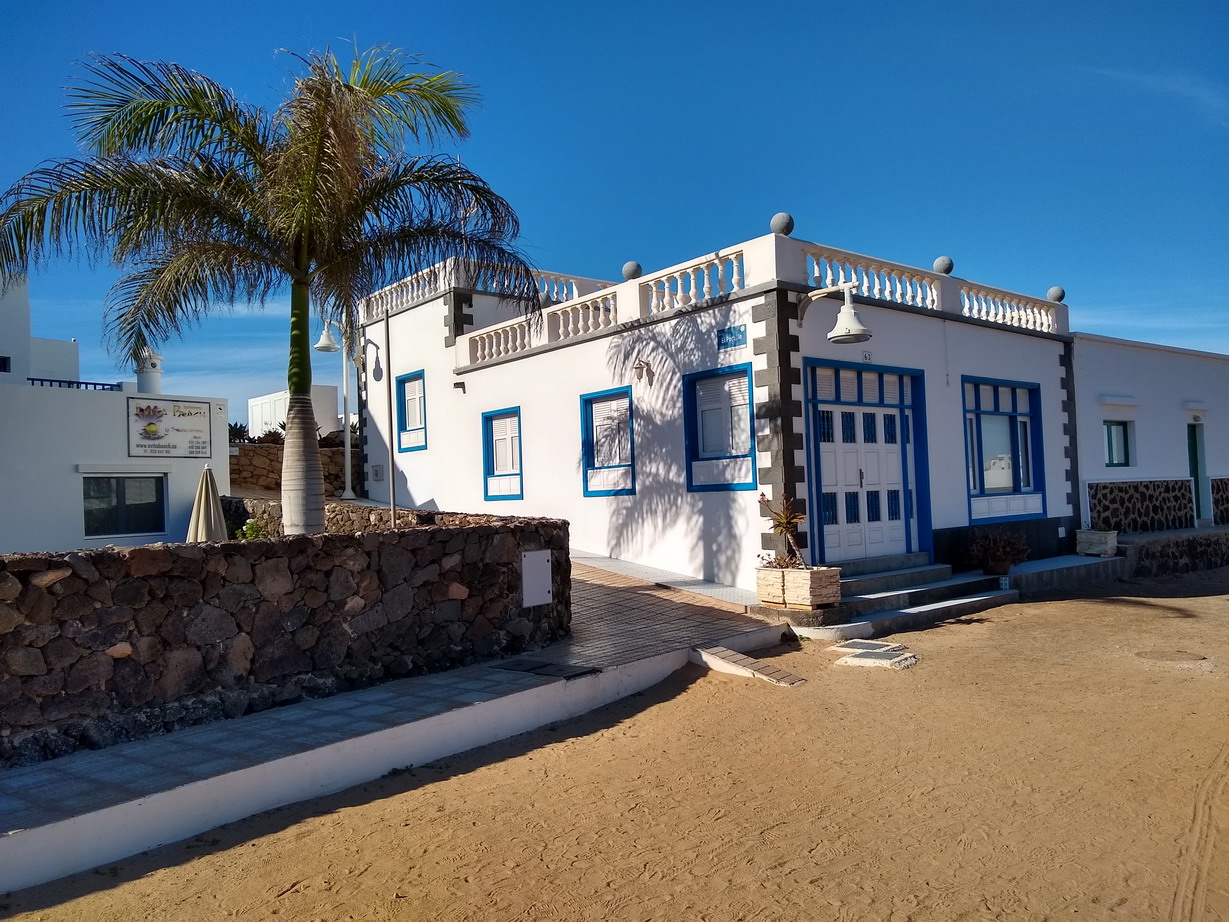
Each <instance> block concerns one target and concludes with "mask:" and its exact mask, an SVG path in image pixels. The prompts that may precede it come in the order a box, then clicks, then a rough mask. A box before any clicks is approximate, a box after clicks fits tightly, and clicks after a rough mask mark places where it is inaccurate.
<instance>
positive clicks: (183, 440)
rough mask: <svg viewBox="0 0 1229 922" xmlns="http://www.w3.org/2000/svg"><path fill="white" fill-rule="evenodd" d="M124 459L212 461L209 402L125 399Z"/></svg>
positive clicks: (157, 398)
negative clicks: (126, 411)
mask: <svg viewBox="0 0 1229 922" xmlns="http://www.w3.org/2000/svg"><path fill="white" fill-rule="evenodd" d="M128 457H130V458H211V457H213V453H212V444H211V441H210V421H209V402H208V401H204V400H163V399H161V398H159V397H129V398H128Z"/></svg>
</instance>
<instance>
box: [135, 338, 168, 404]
mask: <svg viewBox="0 0 1229 922" xmlns="http://www.w3.org/2000/svg"><path fill="white" fill-rule="evenodd" d="M136 373H137V393H138V394H161V393H162V356H160V355H159V354H158V353H157V352H155V351H154V350H153V349H146V350H145V351H144V352H143V353H142V354H141V358H140V360H138V361H137V367H136Z"/></svg>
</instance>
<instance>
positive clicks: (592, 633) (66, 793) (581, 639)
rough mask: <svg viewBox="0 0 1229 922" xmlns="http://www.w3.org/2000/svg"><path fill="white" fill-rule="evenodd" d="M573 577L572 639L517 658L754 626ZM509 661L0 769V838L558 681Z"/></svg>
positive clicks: (674, 597)
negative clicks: (511, 666)
mask: <svg viewBox="0 0 1229 922" xmlns="http://www.w3.org/2000/svg"><path fill="white" fill-rule="evenodd" d="M591 562H598V563H600V562H601V561H600V560H598V561H592V560H591ZM572 577H573V583H572V609H573V620H572V631H573V636H572V637H571V638H570V639H568V640H566V641H562V642H560V643H557V644H554V645H552V646H550V647H548V648H546V649H544V650H540V651H534V652H532V653H530V654H527V655H526V657H520V659H528V658H532V659H533V660H541V661H547V662H551V663H572V664H577V665H584V666H594V667H599V668H606V667H616V666H621V665H624V664H628V663H634V662H636V661H638V660H642V659H646V658H648V657H652V656H656V655H658V654H662V653H669V652H674V651H679V650H688V649H691V648H695V647H711V646H716V645H730V644H736V642H737V639H738V637H739V635H748V637H750V635H753V634H755V633H756V632H760V633H763V632H764V631H765V625H764V623H763V622H761V621H756V620H754V619H752V618H749V617H747V616H746V615H745V614H740V612H741V611H742V608H741V606H739V605H737V604H732V603H723V602H720V601H716V600H714V599H711V598H706V597H703V596H699V595H693V594H691V593H687V592H681V591H679V590H676V589H667V588H662V587H660V586H655V585H652V584H651V583H648V582H644V581H642V580H638V579H636V578H634V577H632V576H628V575H624V574H619V573H612V572H609V571H607V570H602V569H599V568H598V567H595V566H589V565H586V564H584V563H579V562H574V563H573V566H572ZM746 639H747V638H744V640H746ZM510 662H511V663H514V662H515V659H513V660H502V661H495V662H490V663H485V664H481V665H476V666H469V667H465V668H462V669H455V670H452V671H449V672H443V673H437V674H434V675H429V676H421V677H418V678H412V679H401V680H397V681H392V682H387V683H385V684H383V685H379V686H376V687H373V688H367V689H363V690H360V691H354V692H348V693H345V694H342V695H336V696H334V697H331V698H322V699H318V700H313V701H304V702H301V703H298V704H294V705H289V706H286V707H281V708H274V709H272V710H269V711H263V712H261V713H259V714H252V715H249V716H247V717H243V718H241V719H238V720H227V721H220V722H218V723H213V724H207V725H203V726H199V727H191V728H189V729H186V730H180V731H177V732H175V733H172V734H170V735H167V736H161V737H153V738H150V739H146V740H139V741H136V742H131V743H124V744H121V745H118V746H113V747H111V748H108V749H102V750H98V751H93V752H79V753H74V754H73V755H70V756H66V757H63V758H59V759H55V760H52V761H49V762H43V763H40V764H38V765H32V766H27V767H24V768H16V769H11V770H9V771H6V772H0V844H2V842H3V839H4V838H5V836H6V834H8V833H12V832H15V831H19V830H23V829H32V828H37V827H43V826H46V825H47V824H50V823H55V822H57V821H62V820H68V819H71V818H73V817H75V816H80V815H82V814H86V813H90V812H93V811H99V810H104V809H107V808H110V807H116V806H118V805H121V804H125V803H130V802H133V801H136V800H138V799H141V798H148V797H150V796H152V795H156V794H158V793H160V792H165V791H170V790H173V789H176V788H180V787H182V786H184V785H188V784H191V783H193V782H197V781H203V780H206V779H209V778H213V777H217V776H219V775H224V774H226V773H228V772H233V771H237V770H241V769H246V768H251V767H253V766H258V765H262V764H264V763H269V762H273V761H275V760H278V759H284V758H287V757H291V756H295V755H298V754H302V753H306V752H308V751H311V750H314V749H317V748H320V747H324V746H329V745H332V744H335V743H339V742H342V741H346V740H353V739H355V738H358V737H362V736H364V735H367V734H373V733H377V732H379V731H382V730H387V729H390V728H393V727H403V726H406V725H408V724H412V723H414V722H415V721H420V720H424V719H426V718H430V717H433V716H436V715H440V714H443V713H445V712H448V711H454V710H459V709H462V708H467V707H469V706H470V705H473V704H476V703H480V702H484V701H491V700H492V699H496V698H501V697H503V696H507V695H512V694H516V693H519V692H523V691H526V690H530V689H535V688H540V687H542V686H545V685H550V684H552V683H557V682H563V681H565V680H564V679H563V678H560V677H558V676H548V675H537V674H532V673H526V672H519V671H514V670H509V669H507V668H499V667H506V666H507V665H508V664H509V663H510ZM0 889H3V888H2V887H0Z"/></svg>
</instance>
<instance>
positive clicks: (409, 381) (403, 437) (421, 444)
mask: <svg viewBox="0 0 1229 922" xmlns="http://www.w3.org/2000/svg"><path fill="white" fill-rule="evenodd" d="M426 447H427V398H426V389H425V387H424V382H423V373H422V372H421V371H416V372H414V373H413V374H409V375H402V376H401V377H399V378H398V379H397V451H422V450H423V449H424V448H426Z"/></svg>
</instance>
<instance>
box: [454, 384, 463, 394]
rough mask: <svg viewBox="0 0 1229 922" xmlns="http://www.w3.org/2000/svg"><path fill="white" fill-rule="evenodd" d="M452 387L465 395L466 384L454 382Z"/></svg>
mask: <svg viewBox="0 0 1229 922" xmlns="http://www.w3.org/2000/svg"><path fill="white" fill-rule="evenodd" d="M452 386H453V387H455V388H456V389H457V390H459V391H460V392H461V393H462V394H464V393H465V382H464V381H453V382H452Z"/></svg>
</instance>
